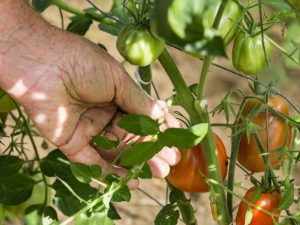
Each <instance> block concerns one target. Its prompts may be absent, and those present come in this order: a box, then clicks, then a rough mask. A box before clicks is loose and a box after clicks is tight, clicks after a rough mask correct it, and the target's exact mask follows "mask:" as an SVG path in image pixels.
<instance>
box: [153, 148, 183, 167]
mask: <svg viewBox="0 0 300 225" xmlns="http://www.w3.org/2000/svg"><path fill="white" fill-rule="evenodd" d="M156 156H157V157H159V158H160V159H162V160H164V161H165V162H166V163H168V164H169V165H170V166H174V165H176V164H177V163H178V162H179V161H180V159H181V154H180V151H179V150H178V149H177V148H168V147H165V148H163V149H162V150H161V151H160V152H159V153H157V155H156Z"/></svg>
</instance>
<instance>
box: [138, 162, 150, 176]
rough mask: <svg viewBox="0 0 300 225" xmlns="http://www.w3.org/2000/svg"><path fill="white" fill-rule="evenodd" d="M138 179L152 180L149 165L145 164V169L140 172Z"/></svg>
mask: <svg viewBox="0 0 300 225" xmlns="http://www.w3.org/2000/svg"><path fill="white" fill-rule="evenodd" d="M137 177H138V178H141V179H151V178H152V172H151V169H150V167H149V165H148V164H147V163H144V165H143V167H142V168H141V170H140V171H139V172H138V174H137Z"/></svg>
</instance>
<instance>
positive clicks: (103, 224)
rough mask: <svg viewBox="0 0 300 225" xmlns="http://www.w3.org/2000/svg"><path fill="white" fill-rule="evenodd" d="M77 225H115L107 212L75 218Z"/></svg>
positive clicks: (82, 214) (84, 214)
mask: <svg viewBox="0 0 300 225" xmlns="http://www.w3.org/2000/svg"><path fill="white" fill-rule="evenodd" d="M75 225H114V222H113V221H112V220H111V219H110V218H109V217H108V216H107V213H106V212H105V211H102V212H92V213H91V214H90V215H89V216H88V215H87V214H86V213H81V214H79V216H77V217H76V218H75Z"/></svg>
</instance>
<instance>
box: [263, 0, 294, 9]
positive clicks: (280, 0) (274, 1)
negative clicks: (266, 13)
mask: <svg viewBox="0 0 300 225" xmlns="http://www.w3.org/2000/svg"><path fill="white" fill-rule="evenodd" d="M262 3H263V4H267V5H269V6H272V7H274V8H276V9H279V10H291V7H290V6H289V4H287V3H286V2H285V1H284V0H263V1H262Z"/></svg>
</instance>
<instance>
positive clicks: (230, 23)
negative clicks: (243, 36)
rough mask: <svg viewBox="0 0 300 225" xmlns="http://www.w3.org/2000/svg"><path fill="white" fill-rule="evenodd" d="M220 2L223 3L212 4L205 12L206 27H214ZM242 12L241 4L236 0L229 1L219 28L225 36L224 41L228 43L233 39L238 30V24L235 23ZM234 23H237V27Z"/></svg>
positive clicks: (204, 21)
mask: <svg viewBox="0 0 300 225" xmlns="http://www.w3.org/2000/svg"><path fill="white" fill-rule="evenodd" d="M220 4H221V3H218V4H215V5H213V6H211V7H210V8H209V9H208V10H207V11H206V13H205V14H204V17H203V24H204V27H205V28H206V29H207V28H211V27H212V25H213V23H214V20H215V18H216V15H217V13H218V10H219V6H220ZM241 14H242V12H241V9H240V6H239V5H238V4H237V3H236V2H234V1H228V3H227V5H226V8H225V10H224V13H223V15H222V18H221V20H220V23H219V28H218V31H219V33H220V35H221V37H222V38H224V42H225V44H226V45H227V44H229V43H230V42H231V41H232V39H233V37H234V35H235V34H236V32H237V30H238V26H236V25H235V22H236V21H237V20H238V19H239V17H240V16H241ZM234 25H235V27H234ZM232 27H234V28H232ZM229 31H230V32H229ZM228 32H229V33H228ZM227 33H228V35H227ZM225 37H226V38H225Z"/></svg>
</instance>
